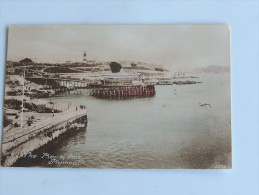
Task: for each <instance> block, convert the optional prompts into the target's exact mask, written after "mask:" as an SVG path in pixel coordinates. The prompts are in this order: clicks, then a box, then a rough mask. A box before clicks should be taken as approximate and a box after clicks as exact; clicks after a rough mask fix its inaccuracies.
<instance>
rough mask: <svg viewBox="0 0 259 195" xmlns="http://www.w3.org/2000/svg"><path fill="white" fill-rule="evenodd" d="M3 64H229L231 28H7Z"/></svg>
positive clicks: (190, 66)
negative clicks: (24, 60)
mask: <svg viewBox="0 0 259 195" xmlns="http://www.w3.org/2000/svg"><path fill="white" fill-rule="evenodd" d="M7 45H8V46H7V60H11V61H19V60H21V59H24V58H26V57H28V58H31V59H32V60H33V61H36V62H49V63H61V62H65V61H77V62H82V60H83V52H84V51H86V53H87V59H89V60H96V61H118V60H130V61H137V62H138V61H140V62H146V63H151V64H159V65H162V66H163V67H165V68H167V69H182V70H192V69H195V68H200V67H206V66H210V65H219V66H229V65H230V32H229V26H228V25H223V24H218V25H217V24H214V25H212V24H208V25H205V24H203V25H11V26H9V29H8V41H7Z"/></svg>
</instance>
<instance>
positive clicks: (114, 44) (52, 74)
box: [1, 24, 232, 169]
mask: <svg viewBox="0 0 259 195" xmlns="http://www.w3.org/2000/svg"><path fill="white" fill-rule="evenodd" d="M230 75H231V74H230V26H229V25H226V24H192V25H187V24H184V25H180V24H177V25H173V24H166V25H164V24H163V25H162V24H161V25H158V24H156V25H142V24H141V25H10V26H9V27H8V29H7V41H6V63H5V83H4V89H5V90H4V95H3V96H4V99H3V108H2V109H3V122H2V129H1V134H2V139H1V166H3V167H46V168H96V169H231V168H232V138H231V134H232V132H231V87H230V84H231V79H230Z"/></svg>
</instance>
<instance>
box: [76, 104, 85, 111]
mask: <svg viewBox="0 0 259 195" xmlns="http://www.w3.org/2000/svg"><path fill="white" fill-rule="evenodd" d="M79 108H80V109H86V108H85V105H80V106H79ZM76 111H77V107H76Z"/></svg>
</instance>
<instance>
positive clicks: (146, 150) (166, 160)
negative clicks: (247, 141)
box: [18, 76, 231, 168]
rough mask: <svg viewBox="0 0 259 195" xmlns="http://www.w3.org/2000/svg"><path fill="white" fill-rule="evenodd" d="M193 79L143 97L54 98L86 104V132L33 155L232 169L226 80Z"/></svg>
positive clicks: (92, 162)
mask: <svg viewBox="0 0 259 195" xmlns="http://www.w3.org/2000/svg"><path fill="white" fill-rule="evenodd" d="M192 80H197V81H202V83H200V84H196V85H182V86H176V85H173V86H156V95H155V96H153V97H147V98H134V99H132V98H131V99H125V100H114V99H100V98H95V97H92V96H89V95H87V94H85V92H84V91H81V92H80V93H81V95H80V96H76V97H75V96H73V97H58V98H54V99H53V101H57V102H63V103H68V102H70V103H71V104H74V105H85V106H86V108H87V110H88V127H87V131H81V132H78V133H77V134H76V135H73V136H70V137H66V138H62V139H59V140H57V141H56V142H54V143H52V144H49V145H48V146H46V147H44V148H42V149H41V150H40V151H36V152H38V153H40V152H42V151H44V152H48V153H50V154H53V155H64V156H67V155H69V154H75V155H78V156H81V158H82V159H84V160H85V162H86V165H84V166H83V165H80V166H79V165H78V166H76V167H89V168H215V167H216V168H217V166H223V167H226V168H227V167H231V124H230V121H231V118H230V117H231V113H230V80H229V77H228V76H211V77H203V78H196V79H192ZM199 103H209V104H211V107H209V106H204V107H201V106H199ZM21 160H23V161H24V159H21ZM21 160H20V161H19V163H21ZM27 161H28V160H26V162H24V163H23V164H26V166H29V165H30V166H46V163H47V162H46V161H44V160H41V161H36V160H35V161H30V162H27ZM19 163H18V164H19ZM64 166H65V165H63V166H62V167H64ZM72 167H73V166H72Z"/></svg>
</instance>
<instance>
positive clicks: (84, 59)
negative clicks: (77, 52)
mask: <svg viewBox="0 0 259 195" xmlns="http://www.w3.org/2000/svg"><path fill="white" fill-rule="evenodd" d="M86 61H87V60H86V51H84V54H83V63H86Z"/></svg>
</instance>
